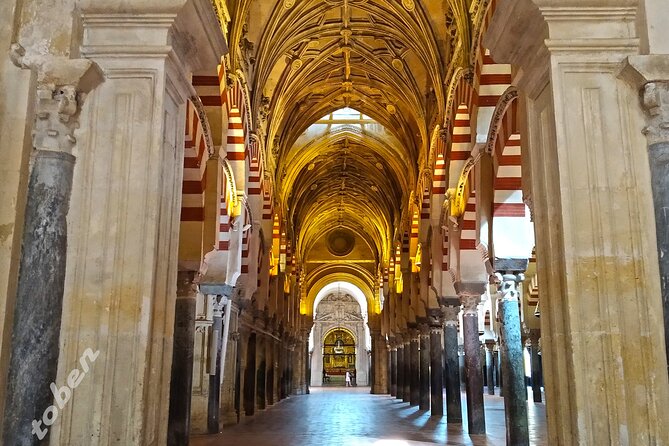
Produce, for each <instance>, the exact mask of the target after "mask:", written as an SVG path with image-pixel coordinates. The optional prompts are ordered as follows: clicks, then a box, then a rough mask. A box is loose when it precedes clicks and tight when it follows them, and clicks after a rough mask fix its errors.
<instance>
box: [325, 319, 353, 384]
mask: <svg viewBox="0 0 669 446" xmlns="http://www.w3.org/2000/svg"><path fill="white" fill-rule="evenodd" d="M355 345H356V342H355V336H354V335H353V333H352V332H350V331H349V330H348V329H346V328H335V329H333V330H330V331H329V332H328V333H327V334H326V335H325V338H324V339H323V372H322V373H321V375H322V378H323V384H325V385H345V376H346V372H349V373H350V374H351V377H352V378H354V377H356V375H357V373H356V368H355V357H356V355H355V350H356V349H355Z"/></svg>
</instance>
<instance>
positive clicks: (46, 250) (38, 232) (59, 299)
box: [3, 150, 75, 445]
mask: <svg viewBox="0 0 669 446" xmlns="http://www.w3.org/2000/svg"><path fill="white" fill-rule="evenodd" d="M74 162H75V158H74V156H72V155H70V154H69V153H64V152H52V151H49V150H37V151H36V152H35V154H34V155H33V168H32V171H31V173H30V180H29V183H28V202H27V204H26V211H25V224H24V232H23V243H22V253H21V261H20V266H19V268H20V269H19V283H18V289H17V293H16V307H15V309H14V324H13V328H12V332H11V333H12V339H11V359H10V362H9V374H8V377H7V384H6V385H7V399H6V401H5V413H4V436H3V438H4V443H3V444H6V445H10V444H11V445H32V444H38V443H39V440H38V438H37V435H33V434H32V433H31V431H32V426H31V421H32V420H37V422H38V423H39V424H40V425H42V423H43V420H42V418H43V417H42V414H43V412H44V410H45V409H46V408H47V407H49V406H51V405H52V403H53V395H52V394H51V391H50V390H49V386H50V384H51V383H52V382H54V381H55V380H56V371H57V367H58V354H59V340H60V321H61V316H62V309H63V292H64V286H65V285H64V284H65V263H66V254H67V220H66V217H67V212H68V210H69V204H70V192H71V190H72V173H73V169H74ZM40 429H47V430H48V427H46V426H44V425H42V426H41V427H40ZM45 442H48V440H45Z"/></svg>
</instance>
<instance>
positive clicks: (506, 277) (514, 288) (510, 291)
mask: <svg viewBox="0 0 669 446" xmlns="http://www.w3.org/2000/svg"><path fill="white" fill-rule="evenodd" d="M495 277H496V278H497V280H498V281H499V285H498V286H499V290H498V293H499V295H500V300H502V301H508V302H511V301H514V302H518V300H519V299H520V292H519V291H518V284H519V283H520V282H522V281H523V280H524V278H525V276H524V275H523V274H500V273H496V274H495Z"/></svg>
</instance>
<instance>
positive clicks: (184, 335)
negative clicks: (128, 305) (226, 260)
mask: <svg viewBox="0 0 669 446" xmlns="http://www.w3.org/2000/svg"><path fill="white" fill-rule="evenodd" d="M192 279H193V273H192V272H190V271H184V272H181V271H180V272H179V276H178V285H177V286H178V287H179V289H178V291H177V301H176V309H175V315H174V348H173V351H172V375H171V381H170V411H169V419H168V423H167V444H168V446H188V438H189V436H190V409H191V395H192V390H193V389H192V388H193V356H194V348H195V303H196V302H195V291H194V290H192V289H191V283H192Z"/></svg>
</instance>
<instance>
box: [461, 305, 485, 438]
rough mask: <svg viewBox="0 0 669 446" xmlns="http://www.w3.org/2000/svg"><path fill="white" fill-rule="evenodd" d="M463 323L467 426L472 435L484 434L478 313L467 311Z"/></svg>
mask: <svg viewBox="0 0 669 446" xmlns="http://www.w3.org/2000/svg"><path fill="white" fill-rule="evenodd" d="M462 322H463V332H464V342H465V376H466V390H467V426H468V430H469V433H470V434H484V433H485V412H484V407H483V373H482V370H481V343H480V342H479V324H478V315H477V313H476V312H475V311H471V312H468V311H465V314H464V316H463V318H462Z"/></svg>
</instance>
